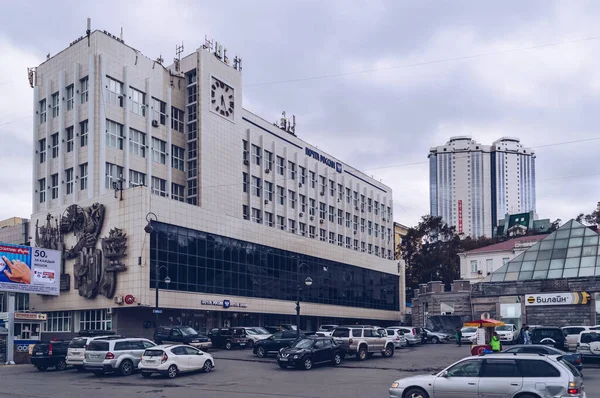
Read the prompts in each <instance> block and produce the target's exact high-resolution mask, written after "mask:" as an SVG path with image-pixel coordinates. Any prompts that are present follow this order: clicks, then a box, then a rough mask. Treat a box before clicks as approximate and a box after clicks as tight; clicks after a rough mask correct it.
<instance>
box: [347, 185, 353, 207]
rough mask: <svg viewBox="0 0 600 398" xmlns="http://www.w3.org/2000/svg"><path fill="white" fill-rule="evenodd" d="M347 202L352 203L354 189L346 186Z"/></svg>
mask: <svg viewBox="0 0 600 398" xmlns="http://www.w3.org/2000/svg"><path fill="white" fill-rule="evenodd" d="M346 203H347V204H350V203H352V190H351V189H350V188H346Z"/></svg>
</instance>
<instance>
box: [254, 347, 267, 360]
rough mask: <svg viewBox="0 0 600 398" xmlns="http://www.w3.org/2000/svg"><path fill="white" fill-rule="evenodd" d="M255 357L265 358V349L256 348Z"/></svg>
mask: <svg viewBox="0 0 600 398" xmlns="http://www.w3.org/2000/svg"><path fill="white" fill-rule="evenodd" d="M256 356H257V357H259V358H264V356H265V349H264V348H262V347H258V348H257V349H256Z"/></svg>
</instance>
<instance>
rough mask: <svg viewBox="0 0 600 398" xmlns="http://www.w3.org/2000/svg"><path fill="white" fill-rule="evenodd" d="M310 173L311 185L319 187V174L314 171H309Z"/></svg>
mask: <svg viewBox="0 0 600 398" xmlns="http://www.w3.org/2000/svg"><path fill="white" fill-rule="evenodd" d="M308 175H309V176H310V187H311V188H316V187H317V174H316V173H315V172H314V171H309V172H308Z"/></svg>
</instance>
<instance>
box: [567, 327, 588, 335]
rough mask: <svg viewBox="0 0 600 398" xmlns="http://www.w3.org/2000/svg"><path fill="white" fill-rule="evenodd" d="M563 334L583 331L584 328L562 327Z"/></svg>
mask: <svg viewBox="0 0 600 398" xmlns="http://www.w3.org/2000/svg"><path fill="white" fill-rule="evenodd" d="M563 330H564V332H565V334H579V333H581V332H583V331H584V330H585V329H584V328H566V329H563Z"/></svg>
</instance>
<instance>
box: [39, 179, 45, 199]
mask: <svg viewBox="0 0 600 398" xmlns="http://www.w3.org/2000/svg"><path fill="white" fill-rule="evenodd" d="M38 192H39V193H40V203H44V202H45V201H46V179H45V178H42V179H40V180H38Z"/></svg>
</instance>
